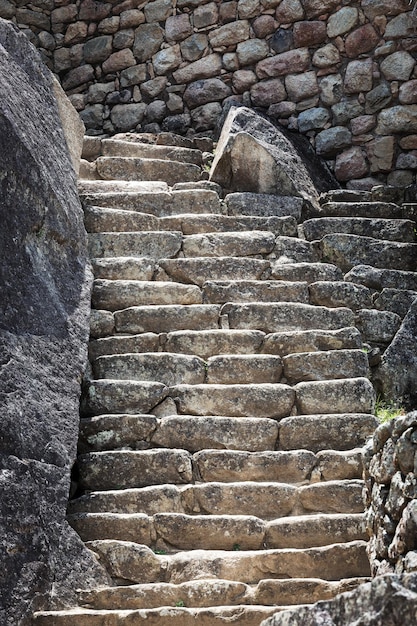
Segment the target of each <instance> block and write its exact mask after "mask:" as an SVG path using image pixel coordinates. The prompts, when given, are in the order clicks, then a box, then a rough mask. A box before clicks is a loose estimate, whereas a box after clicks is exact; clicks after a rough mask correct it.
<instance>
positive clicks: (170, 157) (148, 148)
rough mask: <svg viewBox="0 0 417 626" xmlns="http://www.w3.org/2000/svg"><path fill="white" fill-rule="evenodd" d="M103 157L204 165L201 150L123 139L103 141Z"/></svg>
mask: <svg viewBox="0 0 417 626" xmlns="http://www.w3.org/2000/svg"><path fill="white" fill-rule="evenodd" d="M101 153H102V156H107V157H109V156H112V157H136V158H142V159H158V160H161V159H164V160H167V161H178V162H180V163H194V165H199V166H201V165H202V153H201V151H200V150H193V149H191V148H181V147H178V146H159V145H155V144H148V143H140V142H138V141H123V140H121V139H102V141H101Z"/></svg>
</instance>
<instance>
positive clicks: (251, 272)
mask: <svg viewBox="0 0 417 626" xmlns="http://www.w3.org/2000/svg"><path fill="white" fill-rule="evenodd" d="M159 266H160V267H161V268H162V269H163V270H164V272H166V274H167V275H168V276H169V277H170V278H171V279H172V280H175V281H178V282H183V283H192V284H194V285H199V286H202V285H203V284H204V283H205V282H206V281H207V280H247V279H250V280H261V279H263V278H268V275H269V273H270V264H269V261H265V260H261V259H251V258H244V257H240V258H236V257H215V258H210V257H194V258H191V259H161V260H160V261H159Z"/></svg>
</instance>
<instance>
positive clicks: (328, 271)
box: [271, 261, 343, 283]
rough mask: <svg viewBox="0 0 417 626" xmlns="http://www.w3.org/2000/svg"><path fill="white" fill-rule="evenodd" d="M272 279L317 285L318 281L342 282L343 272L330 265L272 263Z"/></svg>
mask: <svg viewBox="0 0 417 626" xmlns="http://www.w3.org/2000/svg"><path fill="white" fill-rule="evenodd" d="M271 267H272V278H275V279H276V280H290V281H294V280H299V281H303V282H306V283H315V282H317V281H318V280H342V279H343V274H342V271H341V270H340V269H339V268H338V267H336V265H332V264H330V263H304V262H300V263H280V262H278V261H276V262H272V263H271Z"/></svg>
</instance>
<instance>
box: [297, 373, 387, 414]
mask: <svg viewBox="0 0 417 626" xmlns="http://www.w3.org/2000/svg"><path fill="white" fill-rule="evenodd" d="M294 390H295V393H296V405H297V410H298V413H299V414H301V415H316V414H317V415H318V414H320V413H373V412H374V408H375V391H374V388H373V386H372V384H371V382H370V381H369V380H368V379H367V378H362V377H361V378H346V379H342V380H320V381H313V382H301V383H298V384H297V385H295V387H294Z"/></svg>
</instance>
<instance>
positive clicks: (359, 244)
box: [319, 234, 417, 272]
mask: <svg viewBox="0 0 417 626" xmlns="http://www.w3.org/2000/svg"><path fill="white" fill-rule="evenodd" d="M319 246H320V249H321V253H322V257H323V259H326V261H330V262H331V263H334V264H335V265H338V266H339V267H340V268H341V269H342V270H343V271H344V272H347V271H349V270H350V269H351V268H352V267H353V266H355V265H361V264H365V265H371V266H372V267H377V268H388V269H394V270H405V271H411V272H415V271H416V270H417V244H415V243H398V242H392V241H382V240H380V239H373V238H372V237H360V236H359V235H345V234H332V235H326V236H325V237H323V239H321V240H320V243H319Z"/></svg>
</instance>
